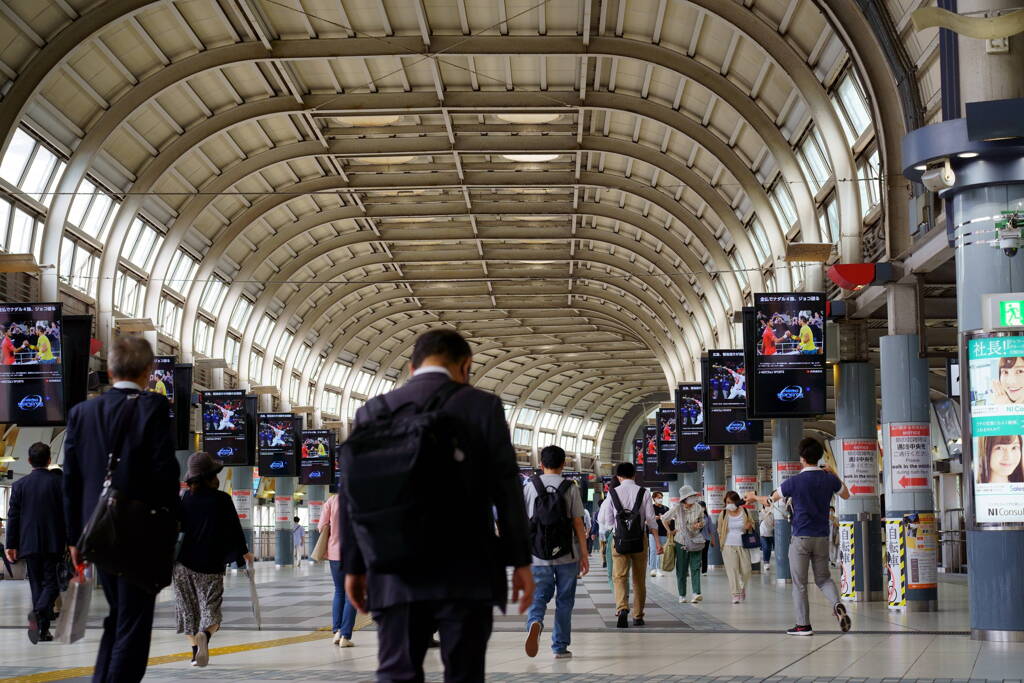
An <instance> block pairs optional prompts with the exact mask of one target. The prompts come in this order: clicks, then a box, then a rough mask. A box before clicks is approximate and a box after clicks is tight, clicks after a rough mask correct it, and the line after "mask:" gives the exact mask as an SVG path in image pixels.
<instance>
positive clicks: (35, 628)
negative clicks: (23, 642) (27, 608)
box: [28, 611, 39, 645]
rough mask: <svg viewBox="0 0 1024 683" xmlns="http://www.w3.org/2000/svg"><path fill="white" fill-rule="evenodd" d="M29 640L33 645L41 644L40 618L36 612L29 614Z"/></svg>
mask: <svg viewBox="0 0 1024 683" xmlns="http://www.w3.org/2000/svg"><path fill="white" fill-rule="evenodd" d="M28 639H29V640H30V641H31V642H32V644H33V645H35V644H36V643H38V642H39V617H38V616H37V615H36V613H35V611H32V612H29V613H28Z"/></svg>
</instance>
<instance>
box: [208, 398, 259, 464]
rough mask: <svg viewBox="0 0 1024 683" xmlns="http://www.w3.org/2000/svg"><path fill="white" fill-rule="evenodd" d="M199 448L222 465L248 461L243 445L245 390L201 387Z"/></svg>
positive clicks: (244, 441) (244, 442) (244, 432)
mask: <svg viewBox="0 0 1024 683" xmlns="http://www.w3.org/2000/svg"><path fill="white" fill-rule="evenodd" d="M201 409H202V415H203V450H205V451H206V452H207V453H209V454H210V455H212V456H213V457H214V458H217V459H218V460H220V461H221V462H222V463H224V464H225V465H249V464H251V463H250V462H249V456H248V452H247V449H246V438H245V437H246V419H245V392H244V391H236V390H218V391H204V392H203V395H202V401H201Z"/></svg>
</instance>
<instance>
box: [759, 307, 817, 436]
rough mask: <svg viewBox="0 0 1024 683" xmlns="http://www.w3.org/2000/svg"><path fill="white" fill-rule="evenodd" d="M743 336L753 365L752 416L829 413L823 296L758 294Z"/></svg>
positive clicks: (795, 415) (794, 415)
mask: <svg viewBox="0 0 1024 683" xmlns="http://www.w3.org/2000/svg"><path fill="white" fill-rule="evenodd" d="M750 328H752V329H750ZM744 334H745V335H746V337H747V338H746V341H745V346H746V350H747V354H748V357H749V358H750V359H752V362H753V372H752V375H753V376H752V381H751V384H752V385H753V392H752V395H751V396H750V400H749V401H748V408H749V410H748V415H749V416H750V417H798V416H811V415H820V414H822V413H824V412H825V295H824V294H820V293H806V292H798V293H794V294H755V295H754V310H753V320H750V319H749V318H748V323H747V324H745V325H744Z"/></svg>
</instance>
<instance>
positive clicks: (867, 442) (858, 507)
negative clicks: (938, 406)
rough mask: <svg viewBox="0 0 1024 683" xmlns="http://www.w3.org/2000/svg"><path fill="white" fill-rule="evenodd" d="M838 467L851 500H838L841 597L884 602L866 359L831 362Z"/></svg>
mask: <svg viewBox="0 0 1024 683" xmlns="http://www.w3.org/2000/svg"><path fill="white" fill-rule="evenodd" d="M835 388H836V440H835V449H834V451H833V452H834V455H835V457H836V468H837V470H838V472H839V476H840V477H842V479H843V481H844V482H845V483H846V485H847V487H849V489H850V498H849V499H848V500H843V499H842V498H838V497H837V498H836V512H837V514H838V515H839V523H840V557H839V561H840V572H841V580H840V592H841V593H842V594H843V596H844V599H855V600H857V601H867V600H882V599H883V598H884V597H885V584H884V583H883V581H882V578H883V577H882V564H883V557H882V515H881V501H880V499H879V496H880V494H881V487H880V485H879V482H878V447H877V443H878V436H877V434H876V427H875V424H876V421H875V369H874V368H873V367H872V366H871V364H870V363H865V362H860V361H843V362H840V363H837V364H836V366H835Z"/></svg>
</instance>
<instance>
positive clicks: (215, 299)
mask: <svg viewBox="0 0 1024 683" xmlns="http://www.w3.org/2000/svg"><path fill="white" fill-rule="evenodd" d="M227 293H228V287H227V285H226V284H224V281H223V280H221V279H220V278H218V277H211V278H210V279H209V280H207V281H206V285H204V287H203V295H202V297H201V298H200V299H199V307H200V308H202V309H203V310H204V311H206V312H207V313H212V314H213V315H217V314H218V313H220V307H221V304H223V303H224V297H225V296H226V295H227Z"/></svg>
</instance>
